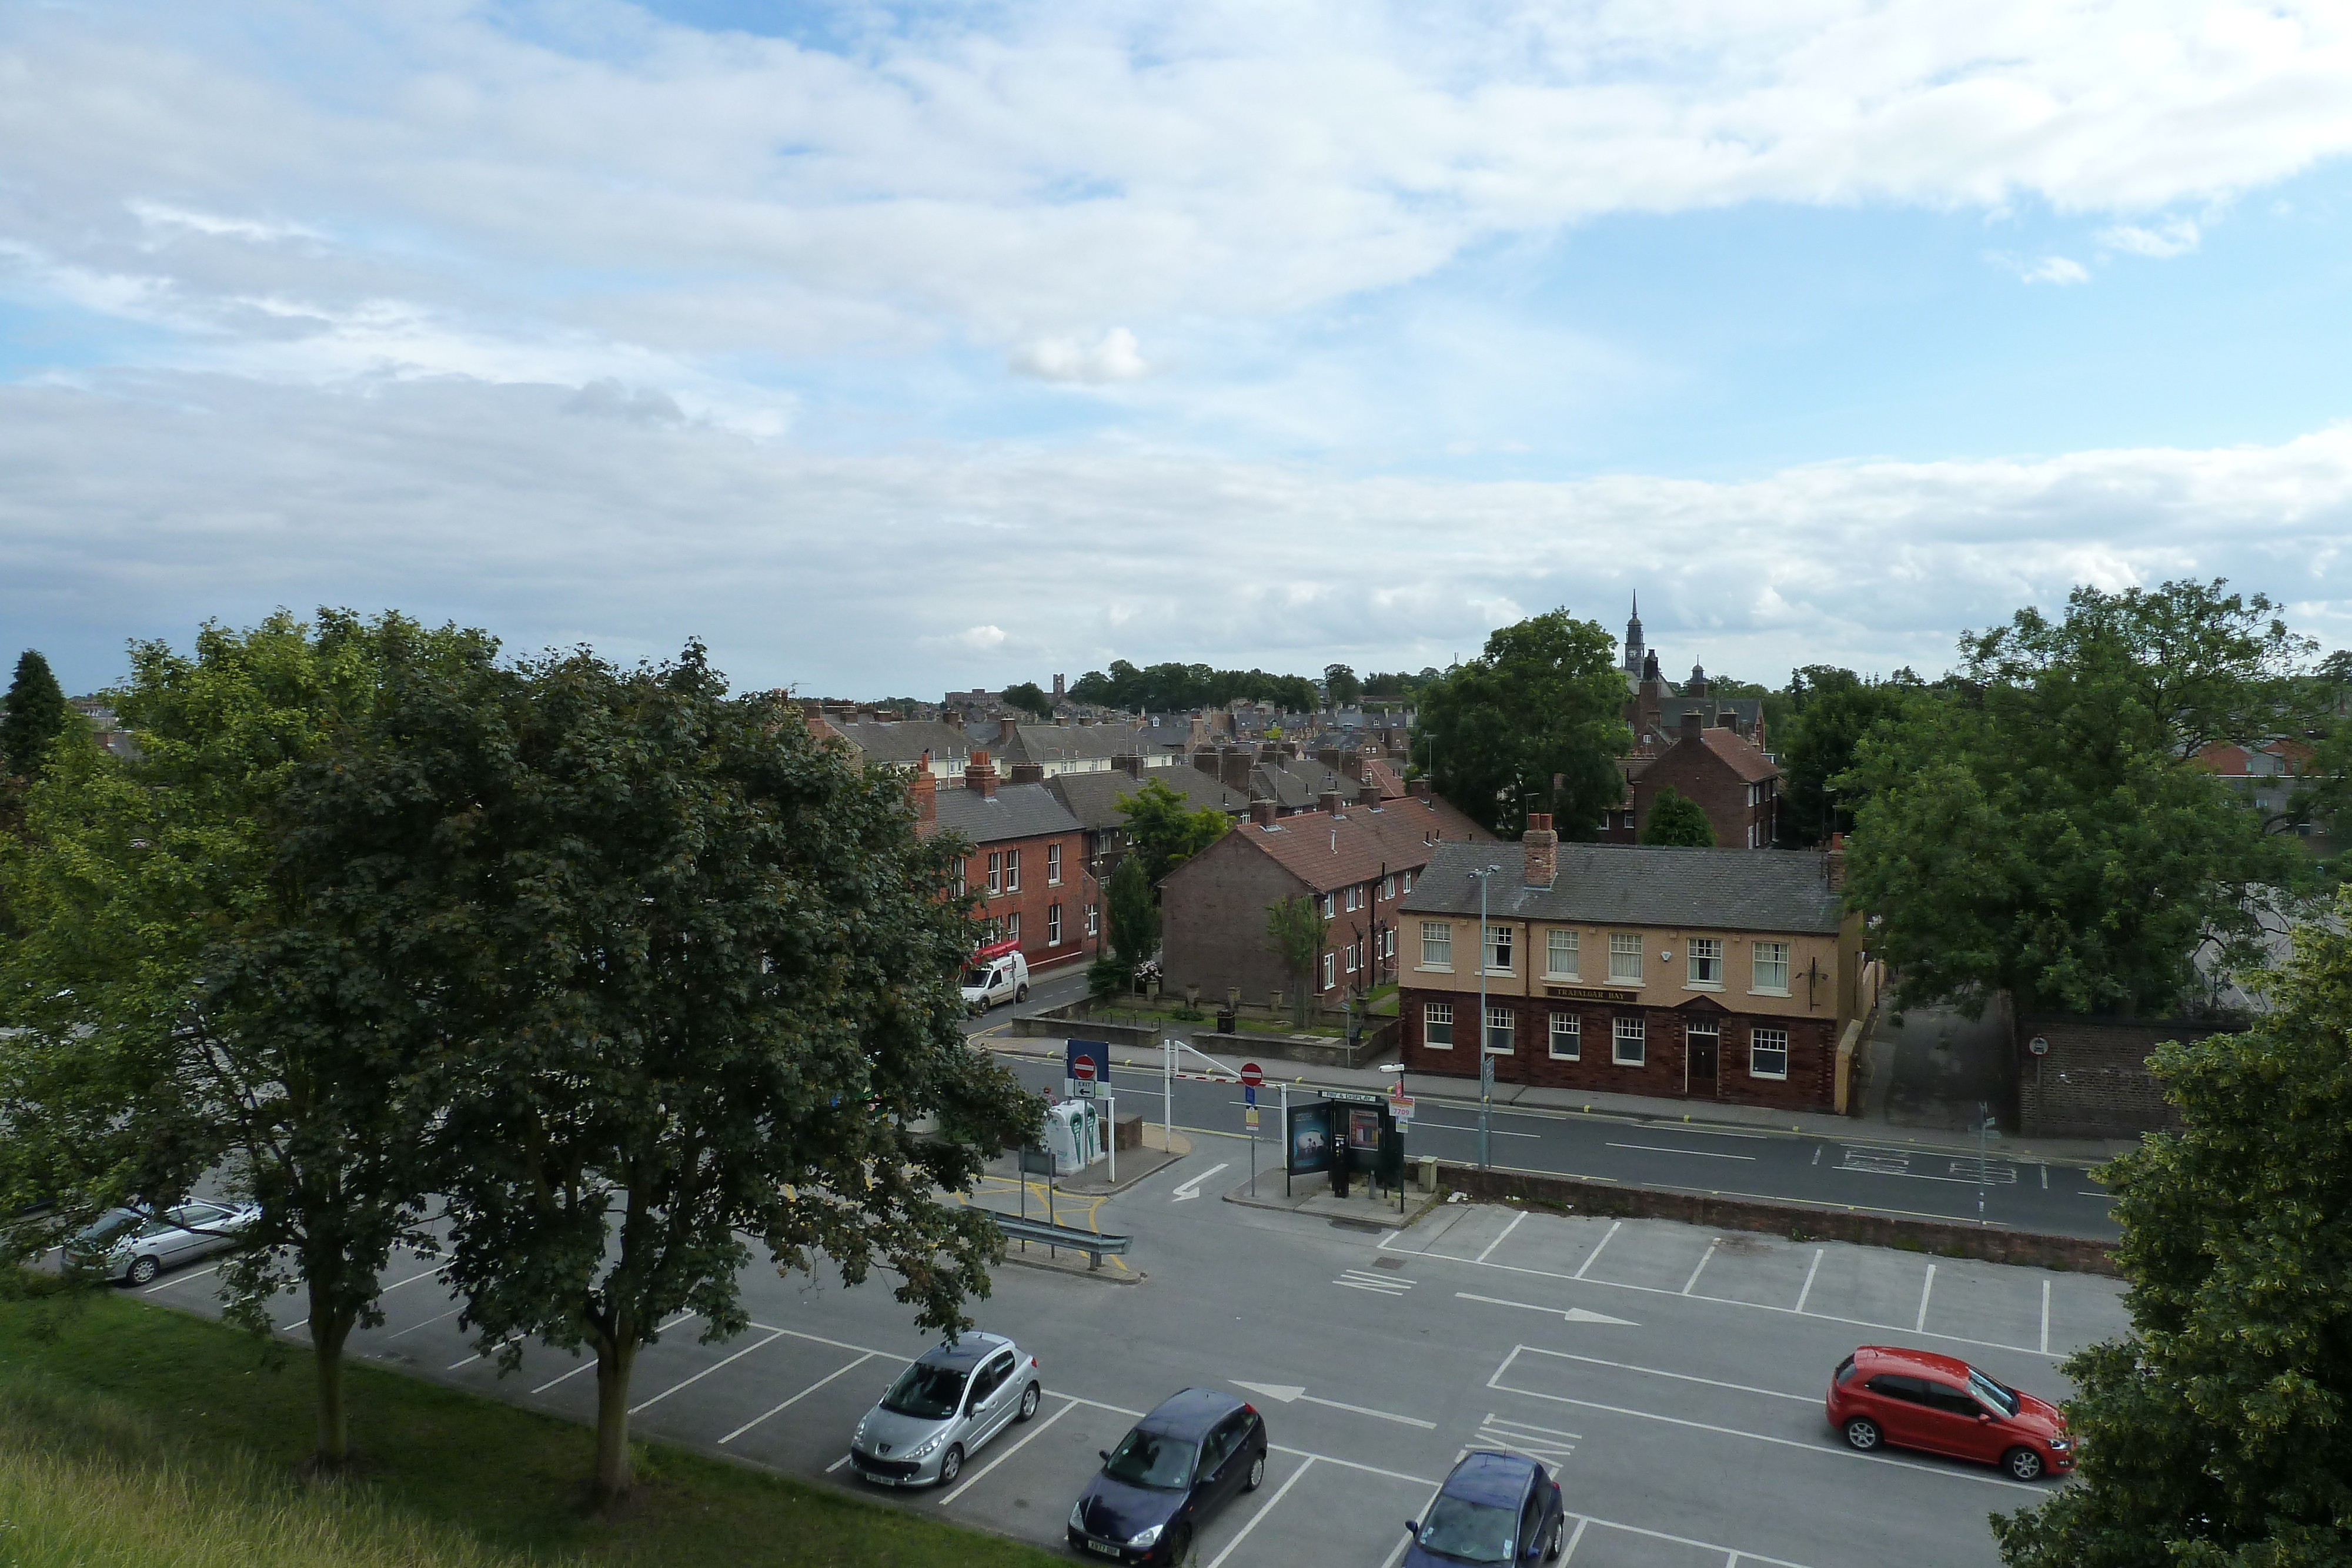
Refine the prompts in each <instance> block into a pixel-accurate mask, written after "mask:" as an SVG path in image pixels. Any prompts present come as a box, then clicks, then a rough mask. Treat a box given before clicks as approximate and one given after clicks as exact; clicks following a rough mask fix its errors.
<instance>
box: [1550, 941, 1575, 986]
mask: <svg viewBox="0 0 2352 1568" xmlns="http://www.w3.org/2000/svg"><path fill="white" fill-rule="evenodd" d="M1544 942H1545V947H1544V972H1545V973H1546V974H1550V975H1564V976H1566V977H1569V978H1570V979H1571V980H1572V979H1574V978H1575V977H1576V970H1577V950H1576V948H1577V944H1576V933H1575V932H1573V931H1551V932H1547V933H1546V934H1545V936H1544Z"/></svg>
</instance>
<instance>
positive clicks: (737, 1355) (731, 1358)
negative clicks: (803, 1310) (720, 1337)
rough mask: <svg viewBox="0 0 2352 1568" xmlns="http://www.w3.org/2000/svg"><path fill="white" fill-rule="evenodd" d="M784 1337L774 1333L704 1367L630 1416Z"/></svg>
mask: <svg viewBox="0 0 2352 1568" xmlns="http://www.w3.org/2000/svg"><path fill="white" fill-rule="evenodd" d="M783 1337H784V1336H783V1335H782V1333H772V1334H770V1335H769V1336H768V1337H767V1338H765V1339H763V1340H761V1342H760V1343H759V1344H747V1345H745V1346H744V1347H743V1348H742V1349H741V1350H739V1351H737V1352H736V1353H735V1354H733V1355H730V1356H729V1357H728V1358H727V1359H726V1360H725V1361H720V1362H714V1363H712V1364H710V1365H709V1366H706V1367H704V1368H703V1369H702V1370H701V1371H700V1372H698V1373H696V1374H695V1375H693V1376H692V1377H689V1378H687V1379H685V1380H684V1381H683V1382H678V1383H673V1384H671V1385H669V1386H668V1387H667V1388H665V1389H663V1390H662V1391H661V1392H660V1393H659V1394H656V1395H655V1396H653V1397H652V1398H650V1399H646V1400H643V1401H640V1402H639V1403H637V1404H635V1405H632V1406H629V1414H630V1415H632V1416H634V1415H635V1414H636V1413H637V1412H638V1411H640V1410H643V1409H646V1407H647V1406H654V1405H658V1404H660V1403H661V1402H662V1401H663V1400H665V1399H667V1398H668V1397H669V1396H671V1395H673V1394H675V1393H677V1391H678V1390H679V1389H681V1388H684V1387H686V1386H688V1385H689V1384H696V1383H699V1382H701V1381H702V1380H703V1379H704V1378H706V1377H708V1376H709V1375H711V1374H712V1373H714V1372H717V1371H718V1370H719V1368H720V1367H722V1366H729V1365H731V1364H734V1363H736V1362H739V1361H740V1360H742V1359H743V1358H744V1357H745V1356H747V1355H749V1354H751V1353H752V1352H753V1351H755V1350H758V1349H759V1348H760V1346H761V1345H769V1344H773V1343H776V1342H777V1341H778V1340H780V1339H782V1338H783Z"/></svg>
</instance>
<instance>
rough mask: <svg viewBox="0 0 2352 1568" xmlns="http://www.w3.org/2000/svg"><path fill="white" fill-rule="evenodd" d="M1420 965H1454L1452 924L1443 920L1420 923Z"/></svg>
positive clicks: (1442, 967)
mask: <svg viewBox="0 0 2352 1568" xmlns="http://www.w3.org/2000/svg"><path fill="white" fill-rule="evenodd" d="M1421 967H1423V968H1424V969H1451V968H1452V967H1454V926H1453V925H1452V924H1451V923H1450V922H1447V921H1444V920H1424V921H1423V922H1422V923H1421Z"/></svg>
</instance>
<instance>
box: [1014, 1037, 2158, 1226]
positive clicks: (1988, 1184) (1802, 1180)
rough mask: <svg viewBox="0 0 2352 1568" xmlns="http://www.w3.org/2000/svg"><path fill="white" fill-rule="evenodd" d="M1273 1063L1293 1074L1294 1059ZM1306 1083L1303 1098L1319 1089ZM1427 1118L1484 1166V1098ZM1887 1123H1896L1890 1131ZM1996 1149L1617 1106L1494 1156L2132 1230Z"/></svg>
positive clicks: (1525, 1166) (1044, 1045)
mask: <svg viewBox="0 0 2352 1568" xmlns="http://www.w3.org/2000/svg"><path fill="white" fill-rule="evenodd" d="M994 1043H997V1044H998V1047H999V1050H1000V1051H1002V1052H1003V1056H1004V1059H1005V1060H1006V1061H1008V1062H1009V1063H1011V1064H1012V1065H1013V1069H1014V1071H1016V1072H1017V1073H1018V1074H1019V1076H1020V1077H1021V1080H1022V1082H1024V1083H1026V1084H1028V1085H1029V1086H1030V1087H1031V1088H1033V1089H1041V1090H1046V1091H1049V1092H1059V1091H1060V1086H1061V1082H1062V1076H1061V1071H1060V1068H1059V1067H1058V1065H1055V1064H1054V1063H1049V1062H1047V1061H1039V1060H1036V1059H1034V1058H1031V1057H1024V1055H1022V1054H1020V1052H1021V1051H1024V1050H1025V1051H1035V1050H1055V1049H1058V1048H1057V1047H1055V1044H1054V1042H1052V1041H1050V1040H1034V1041H1029V1040H1024V1041H1018V1042H1010V1041H1003V1042H994ZM1269 1071H1281V1072H1284V1073H1294V1072H1297V1071H1298V1069H1297V1067H1296V1066H1295V1065H1293V1064H1290V1063H1284V1062H1274V1063H1271V1064H1269ZM1111 1086H1112V1089H1113V1090H1114V1091H1115V1092H1116V1093H1117V1095H1118V1109H1119V1112H1120V1113H1121V1114H1129V1113H1141V1114H1142V1115H1144V1116H1145V1117H1146V1118H1147V1119H1148V1120H1150V1121H1154V1122H1156V1121H1159V1120H1160V1117H1161V1113H1162V1107H1163V1104H1164V1100H1163V1096H1162V1080H1161V1076H1160V1073H1159V1072H1158V1071H1144V1070H1142V1069H1139V1068H1136V1069H1129V1068H1120V1067H1114V1068H1113V1069H1112V1070H1111ZM1289 1092H1290V1093H1291V1094H1292V1095H1293V1096H1294V1097H1296V1096H1297V1095H1299V1094H1301V1093H1312V1092H1313V1091H1312V1088H1311V1086H1310V1087H1307V1088H1303V1089H1302V1088H1300V1087H1297V1086H1294V1087H1293V1088H1292V1089H1291V1090H1290V1091H1289ZM1258 1098H1259V1103H1260V1105H1261V1106H1262V1107H1264V1108H1265V1111H1266V1114H1265V1116H1264V1117H1263V1118H1262V1126H1261V1128H1260V1135H1261V1137H1263V1138H1264V1139H1265V1149H1264V1151H1263V1152H1262V1155H1261V1161H1262V1163H1263V1162H1264V1161H1275V1162H1277V1163H1278V1162H1279V1160H1280V1157H1281V1142H1280V1133H1279V1131H1278V1130H1277V1117H1276V1115H1275V1113H1274V1112H1275V1109H1276V1107H1277V1106H1278V1104H1279V1094H1278V1093H1277V1092H1276V1089H1275V1087H1274V1086H1273V1085H1272V1084H1268V1085H1267V1086H1266V1087H1265V1088H1264V1089H1262V1090H1260V1091H1259V1092H1258ZM1415 1109H1416V1115H1415V1117H1414V1120H1413V1123H1412V1131H1411V1132H1410V1133H1408V1134H1406V1139H1405V1148H1406V1153H1407V1155H1409V1156H1414V1155H1424V1154H1427V1155H1436V1156H1437V1157H1438V1158H1440V1159H1443V1160H1449V1161H1457V1162H1462V1163H1475V1161H1476V1159H1477V1155H1478V1106H1477V1101H1476V1099H1475V1095H1473V1096H1470V1097H1465V1098H1458V1099H1457V1098H1450V1097H1448V1098H1440V1097H1438V1096H1435V1095H1433V1094H1430V1093H1428V1092H1423V1093H1421V1094H1419V1095H1418V1096H1417V1097H1416V1107H1415ZM1242 1111H1243V1104H1242V1094H1241V1091H1240V1090H1239V1089H1238V1088H1237V1087H1235V1086H1234V1085H1231V1084H1224V1083H1213V1082H1193V1081H1188V1080H1179V1081H1178V1082H1177V1083H1176V1085H1175V1108H1174V1112H1175V1122H1176V1125H1177V1127H1178V1129H1179V1130H1180V1131H1192V1132H1208V1133H1220V1134H1234V1135H1236V1136H1238V1135H1240V1134H1241V1133H1242V1131H1243V1127H1242ZM1881 1131H1885V1130H1881ZM2000 1147H2001V1145H2000V1144H1999V1143H1993V1144H1991V1145H1990V1155H1989V1157H1987V1158H1986V1159H1985V1160H1984V1162H1983V1166H1982V1172H1983V1180H1982V1181H1981V1182H1979V1163H1978V1160H1977V1157H1976V1155H1975V1154H1974V1153H1973V1152H1972V1151H1970V1150H1968V1149H1966V1148H1964V1147H1962V1148H1955V1147H1953V1146H1952V1145H1950V1144H1949V1143H1948V1142H1945V1143H1930V1142H1912V1141H1909V1140H1907V1139H1902V1138H1897V1137H1895V1136H1892V1135H1886V1136H1866V1135H1863V1134H1862V1131H1861V1130H1860V1129H1857V1132H1856V1134H1855V1135H1853V1136H1851V1137H1836V1138H1830V1137H1822V1136H1817V1135H1813V1134H1803V1133H1794V1132H1772V1131H1769V1130H1766V1129H1759V1128H1740V1129H1732V1128H1727V1127H1723V1126H1706V1125H1701V1124H1696V1123H1693V1124H1685V1122H1683V1121H1682V1120H1681V1119H1679V1118H1677V1117H1653V1118H1640V1117H1629V1116H1624V1115H1621V1114H1616V1113H1607V1112H1579V1111H1547V1110H1528V1109H1522V1108H1517V1107H1514V1108H1511V1109H1501V1108H1497V1109H1496V1110H1495V1111H1494V1112H1493V1113H1492V1118H1491V1123H1490V1127H1489V1132H1488V1150H1489V1154H1488V1158H1489V1161H1490V1163H1492V1164H1494V1165H1496V1166H1504V1167H1507V1168H1510V1169H1515V1170H1523V1171H1541V1172H1546V1173H1549V1174H1552V1175H1559V1176H1575V1177H1578V1178H1580V1179H1581V1180H1586V1181H1607V1182H1620V1183H1623V1184H1624V1185H1626V1186H1642V1187H1650V1188H1655V1189H1660V1190H1664V1191H1672V1192H1703V1193H1710V1194H1715V1195H1717V1196H1721V1197H1756V1198H1766V1199H1772V1200H1777V1201H1784V1202H1796V1203H1805V1204H1815V1205H1821V1206H1823V1207H1833V1208H1843V1209H1855V1210H1861V1211H1864V1212H1868V1213H1874V1214H1888V1215H1899V1216H1905V1217H1909V1218H1932V1219H1953V1220H1959V1221H1962V1222H1965V1223H1971V1224H1972V1223H1974V1222H1975V1221H1976V1220H1977V1219H1978V1218H1979V1207H1978V1206H1979V1194H1981V1198H1982V1204H1983V1207H1982V1217H1983V1218H1984V1220H1985V1222H1986V1223H1988V1224H1990V1225H1995V1226H2001V1227H2005V1228H2011V1229H2015V1230H2029V1231H2034V1232H2037V1233H2041V1234H2045V1235H2052V1236H2078V1237H2087V1238H2091V1239H2095V1240H2112V1239H2115V1238H2116V1236H2117V1235H2118V1234H2119V1233H2120V1232H2119V1230H2118V1228H2117V1227H2116V1223H2115V1221H2114V1219H2113V1218H2110V1217H2109V1214H2108V1199H2107V1195H2106V1193H2105V1191H2104V1190H2103V1189H2102V1188H2101V1187H2100V1186H2099V1184H2098V1183H2097V1182H2095V1181H2094V1180H2092V1179H2091V1176H2090V1173H2089V1172H2088V1171H2086V1170H2085V1169H2084V1168H2083V1167H2082V1166H2075V1165H2063V1164H2046V1163H2043V1162H2041V1161H2036V1160H2028V1159H2012V1158H2009V1157H2005V1156H2004V1155H2002V1154H2001V1153H2000Z"/></svg>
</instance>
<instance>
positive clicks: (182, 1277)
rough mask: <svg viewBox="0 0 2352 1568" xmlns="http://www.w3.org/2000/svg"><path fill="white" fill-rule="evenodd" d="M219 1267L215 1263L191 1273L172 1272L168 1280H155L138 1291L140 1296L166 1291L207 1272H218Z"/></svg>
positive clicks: (198, 1278)
mask: <svg viewBox="0 0 2352 1568" xmlns="http://www.w3.org/2000/svg"><path fill="white" fill-rule="evenodd" d="M220 1267H221V1266H220V1265H219V1264H217V1263H215V1264H214V1265H213V1266H212V1267H211V1268H209V1269H199V1270H196V1271H195V1272H194V1273H193V1274H174V1275H173V1277H172V1278H170V1279H168V1280H158V1281H155V1282H154V1283H153V1284H152V1285H150V1286H148V1287H147V1288H146V1289H145V1290H143V1291H140V1292H139V1293H140V1294H141V1295H142V1296H152V1295H153V1294H154V1293H155V1292H156V1291H168V1290H170V1289H171V1288H172V1287H173V1286H174V1285H184V1284H186V1283H187V1282H188V1281H191V1280H201V1279H203V1278H204V1277H205V1275H207V1274H217V1273H219V1272H220Z"/></svg>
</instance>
